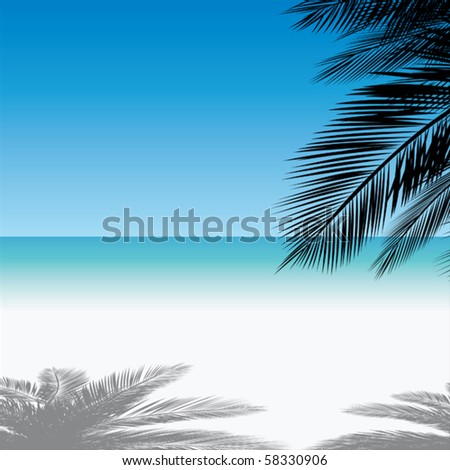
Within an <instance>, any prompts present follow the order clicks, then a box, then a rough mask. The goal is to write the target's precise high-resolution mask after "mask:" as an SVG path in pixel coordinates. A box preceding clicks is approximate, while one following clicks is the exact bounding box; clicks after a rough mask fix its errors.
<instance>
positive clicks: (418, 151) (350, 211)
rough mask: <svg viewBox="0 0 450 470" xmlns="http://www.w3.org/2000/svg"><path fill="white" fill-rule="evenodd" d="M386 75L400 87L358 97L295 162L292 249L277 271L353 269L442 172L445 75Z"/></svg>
mask: <svg viewBox="0 0 450 470" xmlns="http://www.w3.org/2000/svg"><path fill="white" fill-rule="evenodd" d="M391 75H395V76H398V77H401V78H402V80H400V81H398V82H393V83H390V84H379V85H372V86H369V87H364V88H363V89H361V90H359V91H357V92H356V93H355V94H356V95H357V96H361V95H363V96H364V97H365V99H357V100H353V101H350V102H348V103H344V104H343V105H341V106H340V108H339V109H338V111H339V112H340V114H341V117H340V118H338V119H336V120H335V121H334V122H333V123H332V124H331V125H330V126H329V128H328V130H326V131H324V132H321V133H320V134H319V137H318V138H317V139H316V141H315V142H313V143H312V144H310V145H309V146H308V147H307V148H306V149H304V150H302V151H301V152H300V154H301V155H300V156H299V157H297V158H295V160H297V161H299V163H300V165H299V167H298V168H297V169H296V170H294V172H293V173H292V178H294V179H298V180H299V181H300V183H299V186H300V191H298V192H297V193H296V194H294V195H293V196H291V197H288V198H286V199H285V200H284V201H282V203H281V204H280V206H281V207H283V208H284V209H285V211H286V212H287V213H288V222H285V235H286V236H287V237H288V238H287V245H288V247H289V248H290V253H289V255H288V256H287V257H286V259H285V260H284V262H283V263H282V264H281V266H280V269H281V268H283V267H285V266H287V265H289V264H291V265H296V264H300V265H301V266H304V267H316V268H321V269H323V270H327V271H333V270H334V269H336V268H337V267H338V266H340V265H342V264H344V263H346V262H348V261H350V260H351V259H352V257H353V256H355V255H356V254H357V253H359V251H360V250H361V249H362V247H363V246H364V244H365V243H366V242H367V239H368V237H370V236H374V235H378V234H379V233H380V232H381V230H382V229H383V227H384V225H385V223H386V221H387V220H388V218H389V217H390V216H391V215H392V214H393V213H394V212H395V210H396V208H397V206H398V205H399V204H402V205H403V204H405V203H407V202H408V201H409V200H410V199H411V198H412V197H414V196H415V195H416V194H417V193H418V192H419V191H420V190H421V188H422V187H423V186H424V185H427V184H429V183H430V182H431V181H433V180H434V179H436V178H438V177H439V176H440V175H441V174H442V172H443V171H444V170H445V168H446V167H447V165H448V161H449V152H448V143H449V139H450V126H449V118H450V107H449V105H450V93H449V92H450V88H449V86H448V84H449V81H450V69H449V68H447V67H441V68H433V69H418V70H410V71H408V72H404V73H401V74H391ZM430 113H434V114H432V116H433V117H432V118H431V119H430V117H429V116H430ZM426 118H428V119H426ZM324 208H328V209H329V210H328V212H324ZM285 220H286V219H285ZM304 226H306V227H307V228H308V230H307V231H306V232H305V230H304Z"/></svg>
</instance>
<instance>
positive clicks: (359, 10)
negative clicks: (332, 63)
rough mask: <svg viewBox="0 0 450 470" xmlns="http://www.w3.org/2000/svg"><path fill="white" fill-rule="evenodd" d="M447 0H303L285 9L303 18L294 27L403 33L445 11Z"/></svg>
mask: <svg viewBox="0 0 450 470" xmlns="http://www.w3.org/2000/svg"><path fill="white" fill-rule="evenodd" d="M449 7H450V2H449V1H448V0H384V1H380V0H303V1H302V2H300V3H298V4H297V5H295V6H293V7H291V8H289V9H288V10H287V11H286V13H290V14H298V15H301V16H302V17H303V18H302V19H300V20H299V21H298V22H297V23H296V24H295V25H294V28H296V29H305V28H310V27H312V28H313V29H314V30H315V31H331V32H338V33H341V34H354V33H357V32H360V31H363V30H368V29H369V30H370V29H372V30H373V29H384V30H387V31H388V32H392V31H397V32H398V34H402V35H405V34H407V33H408V32H411V30H415V29H416V28H417V27H418V26H421V27H426V26H427V25H429V24H430V23H431V22H433V21H436V20H437V19H440V18H441V17H445V16H446V15H447V14H448V11H449Z"/></svg>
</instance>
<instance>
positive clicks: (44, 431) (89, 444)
mask: <svg viewBox="0 0 450 470" xmlns="http://www.w3.org/2000/svg"><path fill="white" fill-rule="evenodd" d="M188 370H189V367H187V366H185V365H182V364H179V365H176V366H172V367H168V366H155V367H149V368H140V369H137V370H125V371H123V372H121V373H113V374H111V375H109V376H107V377H105V378H103V379H101V380H97V381H89V380H88V377H87V376H86V374H85V373H84V372H81V371H77V370H74V369H45V370H44V371H43V372H42V373H41V374H40V375H39V380H38V383H37V384H32V383H31V382H27V381H19V380H14V379H9V378H3V379H0V449H66V450H69V449H86V450H88V449H157V450H158V449H270V448H279V445H278V444H275V443H271V442H266V441H263V440H260V439H257V438H253V437H248V436H239V435H233V434H230V433H225V432H216V431H202V430H186V429H182V430H176V429H172V428H167V429H165V428H161V427H160V426H161V425H164V424H169V423H176V422H184V421H189V420H199V419H212V418H230V417H237V416H244V415H247V414H251V413H256V412H260V411H262V408H260V407H256V406H251V405H248V404H246V403H242V402H238V401H226V400H221V399H218V398H215V397H209V398H173V399H160V400H154V401H149V395H150V394H151V393H152V392H154V391H155V390H157V389H159V388H161V387H163V386H165V385H167V384H170V383H172V382H174V381H175V380H178V379H179V378H180V377H181V376H182V375H184V374H185V373H186V372H187V371H188Z"/></svg>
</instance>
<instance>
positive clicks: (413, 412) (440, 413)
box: [315, 384, 450, 450]
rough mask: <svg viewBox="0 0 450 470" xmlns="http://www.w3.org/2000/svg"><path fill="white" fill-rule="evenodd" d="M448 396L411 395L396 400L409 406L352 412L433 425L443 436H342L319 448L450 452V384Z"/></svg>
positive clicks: (375, 406) (376, 406) (377, 406)
mask: <svg viewBox="0 0 450 470" xmlns="http://www.w3.org/2000/svg"><path fill="white" fill-rule="evenodd" d="M446 389H447V392H448V395H445V394H443V393H430V392H407V393H401V394H397V395H394V398H396V399H397V400H401V401H404V402H406V403H407V404H392V405H384V404H378V403H374V404H370V405H359V406H354V407H352V408H350V409H348V410H346V411H347V412H348V413H352V414H355V415H358V416H368V417H374V418H387V419H397V420H403V421H408V422H410V423H414V424H417V425H423V426H429V427H431V428H434V429H435V430H437V431H439V432H441V433H444V435H442V434H440V435H439V434H431V433H428V434H424V433H417V432H405V431H394V432H390V431H389V432H386V431H373V432H366V433H356V434H348V435H345V436H341V437H339V438H337V439H331V440H328V441H325V442H322V443H321V444H319V445H318V446H316V447H315V448H316V449H385V450H395V449H397V450H408V449H410V450H420V449H423V450H425V449H427V450H439V449H446V450H450V384H447V385H446Z"/></svg>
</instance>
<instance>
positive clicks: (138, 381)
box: [77, 364, 190, 417]
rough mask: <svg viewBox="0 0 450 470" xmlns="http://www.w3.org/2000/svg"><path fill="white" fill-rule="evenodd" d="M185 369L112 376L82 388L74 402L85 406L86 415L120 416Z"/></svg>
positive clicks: (153, 369) (154, 369) (156, 369)
mask: <svg viewBox="0 0 450 470" xmlns="http://www.w3.org/2000/svg"><path fill="white" fill-rule="evenodd" d="M189 369H190V367H188V366H186V365H183V364H177V365H175V366H172V367H168V366H154V367H149V368H144V367H141V368H139V369H137V370H130V369H128V370H125V371H123V372H121V373H113V374H111V375H109V376H108V377H106V378H104V379H101V380H98V381H95V382H91V383H89V384H88V385H87V386H85V387H83V388H82V389H81V390H80V391H79V392H78V394H77V395H78V399H79V400H80V399H81V400H82V401H83V402H84V403H85V406H86V411H87V412H89V413H94V412H95V413H99V414H101V415H103V416H111V417H116V416H120V415H122V414H123V413H125V412H127V411H130V410H131V409H133V408H134V407H135V406H137V405H139V404H141V402H142V400H144V399H146V398H147V397H148V395H149V394H150V393H152V392H153V391H155V390H157V389H159V388H161V387H164V386H166V385H168V384H170V383H172V382H174V381H175V380H178V379H179V378H180V377H181V376H183V375H184V374H185V373H186V372H187V371H188V370H189ZM80 402H81V401H80Z"/></svg>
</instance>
